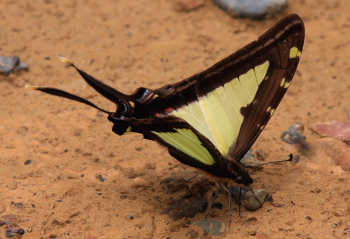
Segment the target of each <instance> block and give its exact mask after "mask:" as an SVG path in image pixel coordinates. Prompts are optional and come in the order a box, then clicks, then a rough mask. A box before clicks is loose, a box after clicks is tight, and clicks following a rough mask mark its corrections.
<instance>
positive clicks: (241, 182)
mask: <svg viewBox="0 0 350 239" xmlns="http://www.w3.org/2000/svg"><path fill="white" fill-rule="evenodd" d="M235 182H236V183H238V184H243V177H242V176H238V177H237V178H236V179H235Z"/></svg>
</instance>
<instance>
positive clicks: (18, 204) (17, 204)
mask: <svg viewBox="0 0 350 239" xmlns="http://www.w3.org/2000/svg"><path fill="white" fill-rule="evenodd" d="M15 205H16V206H17V207H23V206H24V205H23V203H21V202H19V203H16V204H15Z"/></svg>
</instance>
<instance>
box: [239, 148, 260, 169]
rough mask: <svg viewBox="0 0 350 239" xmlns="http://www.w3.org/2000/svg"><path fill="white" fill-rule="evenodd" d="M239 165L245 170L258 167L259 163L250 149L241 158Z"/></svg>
mask: <svg viewBox="0 0 350 239" xmlns="http://www.w3.org/2000/svg"><path fill="white" fill-rule="evenodd" d="M239 163H241V164H243V165H244V167H247V168H256V167H260V162H259V160H258V159H256V158H255V157H254V155H253V151H252V150H251V149H249V150H248V152H247V153H246V154H245V155H244V156H243V158H242V159H241V160H240V161H239Z"/></svg>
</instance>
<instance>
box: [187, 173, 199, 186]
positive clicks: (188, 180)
mask: <svg viewBox="0 0 350 239" xmlns="http://www.w3.org/2000/svg"><path fill="white" fill-rule="evenodd" d="M197 176H198V173H196V175H194V176H193V177H190V178H189V179H186V180H185V182H186V183H189V182H190V181H191V180H192V179H194V178H196V177H197ZM196 185H197V184H196Z"/></svg>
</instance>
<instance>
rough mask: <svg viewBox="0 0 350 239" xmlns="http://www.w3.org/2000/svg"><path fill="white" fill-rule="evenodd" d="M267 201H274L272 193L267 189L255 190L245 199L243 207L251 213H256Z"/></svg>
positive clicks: (249, 192)
mask: <svg viewBox="0 0 350 239" xmlns="http://www.w3.org/2000/svg"><path fill="white" fill-rule="evenodd" d="M266 201H273V199H272V196H271V192H270V191H269V190H266V189H254V190H253V191H248V192H247V193H246V195H245V196H244V199H243V205H244V207H245V208H246V209H247V210H249V211H256V210H258V209H259V208H261V207H262V205H263V204H264V203H265V202H266Z"/></svg>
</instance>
